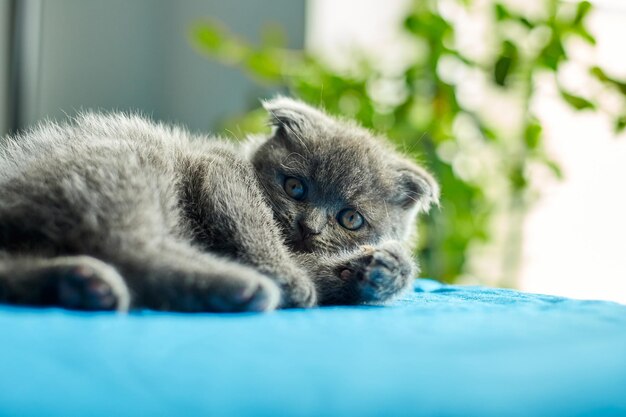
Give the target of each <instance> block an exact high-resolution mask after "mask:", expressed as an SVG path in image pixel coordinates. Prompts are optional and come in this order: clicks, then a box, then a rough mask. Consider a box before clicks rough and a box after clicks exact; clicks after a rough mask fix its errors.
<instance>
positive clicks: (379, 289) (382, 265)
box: [339, 242, 414, 302]
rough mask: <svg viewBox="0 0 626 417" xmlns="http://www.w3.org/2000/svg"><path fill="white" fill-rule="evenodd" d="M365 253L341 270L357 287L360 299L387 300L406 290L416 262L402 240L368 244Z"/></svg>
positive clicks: (353, 287)
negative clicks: (401, 242) (376, 244)
mask: <svg viewBox="0 0 626 417" xmlns="http://www.w3.org/2000/svg"><path fill="white" fill-rule="evenodd" d="M361 250H362V255H360V256H358V257H356V258H355V259H353V260H352V261H351V262H350V263H349V264H348V265H346V266H345V267H343V268H340V270H339V277H340V278H341V280H343V281H344V282H346V283H348V284H349V285H350V287H351V288H352V289H353V291H352V292H353V294H355V296H356V298H357V301H360V302H363V301H366V302H367V301H385V300H388V299H389V298H391V297H393V296H394V295H396V294H398V293H400V292H401V291H402V290H404V289H405V288H406V287H407V285H408V284H409V282H410V279H411V278H412V276H413V270H414V264H413V262H412V260H411V257H410V255H409V254H408V253H407V252H406V251H405V249H404V248H403V247H402V245H401V244H400V243H398V242H386V243H384V244H382V245H380V246H377V247H372V246H364V247H363V248H362V249H361Z"/></svg>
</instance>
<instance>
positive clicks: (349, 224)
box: [337, 208, 365, 230]
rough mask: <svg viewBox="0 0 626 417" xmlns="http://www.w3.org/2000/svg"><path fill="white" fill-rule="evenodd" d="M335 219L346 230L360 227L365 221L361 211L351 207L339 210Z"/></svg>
mask: <svg viewBox="0 0 626 417" xmlns="http://www.w3.org/2000/svg"><path fill="white" fill-rule="evenodd" d="M337 221H338V222H339V224H340V225H342V226H343V227H345V228H346V229H348V230H357V229H360V228H361V227H362V226H363V224H364V223H365V220H363V216H362V215H361V213H359V212H358V211H356V210H354V209H351V208H347V209H343V210H341V211H340V212H339V214H338V215H337Z"/></svg>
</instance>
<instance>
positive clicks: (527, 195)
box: [0, 0, 626, 303]
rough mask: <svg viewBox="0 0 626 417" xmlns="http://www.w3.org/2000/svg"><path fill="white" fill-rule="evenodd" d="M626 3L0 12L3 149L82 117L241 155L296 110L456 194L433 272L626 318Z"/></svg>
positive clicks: (31, 1)
mask: <svg viewBox="0 0 626 417" xmlns="http://www.w3.org/2000/svg"><path fill="white" fill-rule="evenodd" d="M625 39H626V3H624V2H623V1H620V0H613V1H611V0H595V1H591V2H588V1H574V0H562V1H556V0H525V1H522V0H502V1H495V0H441V1H427V0H422V1H412V0H386V1H385V2H381V1H376V0H342V1H331V0H309V1H305V0H265V1H263V2H261V1H252V0H248V1H244V0H229V1H228V2H223V1H218V0H180V1H176V2H173V1H168V0H133V1H126V0H107V1H106V2H104V1H97V0H0V133H1V134H2V135H4V134H6V133H11V132H15V131H18V130H20V129H24V128H27V127H28V126H30V125H32V124H33V123H36V122H37V121H39V120H41V119H43V118H52V119H57V120H63V119H67V118H68V117H71V116H72V115H73V114H75V113H76V112H78V111H80V110H84V109H101V110H131V111H140V112H142V113H144V114H147V115H149V116H151V117H153V118H154V119H158V120H164V121H168V122H174V123H180V124H184V125H186V126H188V127H189V128H190V129H191V130H192V131H213V132H216V133H220V134H223V135H225V136H227V137H230V138H232V139H233V140H238V139H240V138H242V137H243V136H244V135H245V133H248V132H256V131H263V130H265V129H266V127H265V125H264V122H263V117H264V116H263V112H261V111H259V109H258V107H259V99H260V98H266V97H269V96H272V95H274V94H276V93H283V94H290V95H294V96H297V97H300V98H301V99H303V100H305V101H308V102H310V103H312V104H314V105H320V106H323V107H325V108H326V109H327V110H328V111H329V112H331V113H334V114H341V115H344V116H346V117H350V118H355V119H357V120H358V121H359V122H360V123H362V124H363V125H365V126H367V127H369V128H371V129H373V130H375V131H378V132H382V133H384V134H386V135H387V136H388V137H389V138H390V140H392V141H393V142H394V143H396V144H397V146H398V147H399V148H400V149H403V150H404V151H405V152H407V153H408V154H410V155H412V156H413V157H415V158H416V159H417V160H418V161H420V162H421V163H423V164H424V165H425V166H426V167H427V168H428V169H429V170H431V171H432V172H433V173H434V174H435V176H436V177H437V178H438V180H439V181H440V183H441V185H442V190H443V193H442V205H441V209H436V210H434V211H433V212H432V213H431V215H430V216H424V218H423V219H422V222H421V225H420V227H421V229H420V245H419V253H418V256H419V258H420V260H421V264H422V269H423V272H422V276H427V277H432V278H435V279H438V280H441V281H445V282H456V283H463V284H486V285H494V286H505V287H514V288H520V289H523V290H526V291H532V292H540V293H549V294H558V295H565V296H569V297H575V298H595V299H608V300H615V301H619V302H622V303H626V263H623V262H625V260H626V196H625V195H624V194H625V191H626V190H625V187H624V183H625V182H626V134H625V133H624V130H625V127H626V46H624V40H625Z"/></svg>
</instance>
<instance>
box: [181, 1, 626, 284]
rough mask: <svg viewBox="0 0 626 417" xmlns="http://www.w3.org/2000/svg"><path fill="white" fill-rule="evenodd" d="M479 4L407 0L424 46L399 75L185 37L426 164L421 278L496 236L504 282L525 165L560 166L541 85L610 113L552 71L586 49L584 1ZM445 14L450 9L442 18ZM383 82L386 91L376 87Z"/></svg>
mask: <svg viewBox="0 0 626 417" xmlns="http://www.w3.org/2000/svg"><path fill="white" fill-rule="evenodd" d="M478 3H479V2H476V3H474V2H472V1H471V0H447V1H433V0H429V1H425V0H421V1H420V0H417V1H415V2H414V3H413V4H412V6H411V7H410V8H409V10H407V14H406V18H405V19H404V22H403V30H404V33H405V34H406V35H407V36H408V37H409V39H410V41H411V42H412V43H413V45H415V46H416V47H419V48H420V51H421V52H420V53H419V54H416V56H415V58H414V59H413V60H412V61H411V62H410V63H409V64H408V65H407V66H406V67H405V68H402V69H401V71H399V72H398V71H395V72H391V73H390V72H388V71H387V72H386V71H385V70H383V69H381V68H380V66H378V65H377V63H376V62H375V61H373V60H371V59H368V58H366V57H365V56H364V55H362V54H359V52H358V51H352V56H353V57H354V59H353V60H352V65H350V68H347V69H346V68H344V69H337V68H335V67H334V66H333V65H330V64H328V63H327V62H325V61H324V59H323V58H322V57H317V56H314V55H312V54H310V53H308V52H307V51H303V50H289V49H286V48H285V47H284V42H283V39H282V36H281V35H280V31H277V30H276V29H275V28H274V29H272V30H269V31H267V33H265V35H264V36H263V40H262V42H261V43H260V44H256V45H253V44H252V43H250V42H247V41H245V40H242V39H240V38H238V37H237V36H235V35H233V34H231V33H229V32H228V30H226V29H225V28H223V27H222V26H221V25H220V24H218V23H216V22H203V23H200V24H198V25H196V26H195V27H194V28H193V31H192V36H193V40H194V41H195V44H196V45H197V46H198V47H199V49H200V50H201V51H202V52H203V53H206V54H208V56H210V57H213V58H215V59H218V60H220V61H222V62H224V63H227V64H230V65H234V66H237V67H240V68H242V69H244V70H245V71H247V72H248V73H249V74H250V75H251V76H252V77H253V78H254V79H255V80H257V81H258V82H259V83H262V84H269V85H274V86H279V87H282V88H284V89H287V90H288V91H289V93H290V94H292V95H294V96H297V97H299V98H301V99H303V100H305V101H307V102H310V103H312V104H315V105H322V106H323V107H325V108H326V110H327V111H329V112H330V113H335V114H342V115H345V116H347V117H352V118H355V119H357V120H358V121H359V122H360V123H361V124H363V125H364V126H366V127H369V128H372V129H374V130H376V131H380V132H382V133H384V134H386V135H387V136H388V137H389V138H390V139H391V140H392V141H394V142H395V143H396V144H398V145H399V147H401V148H402V149H404V150H405V151H406V152H407V153H409V154H411V155H413V156H414V157H415V158H419V159H420V160H421V161H423V162H424V163H425V165H426V166H427V167H428V168H429V169H430V170H431V171H432V172H433V173H434V174H435V176H436V177H437V178H438V180H439V181H440V183H441V185H442V190H443V194H442V204H441V206H442V209H441V210H439V211H437V210H435V211H434V212H433V213H432V214H431V215H430V216H427V217H425V218H424V219H423V220H422V222H423V224H422V225H421V226H420V227H421V229H420V230H421V239H420V245H419V251H420V252H421V253H420V258H421V260H422V268H423V275H424V276H430V277H434V278H437V279H440V280H443V281H448V282H451V281H454V280H456V279H457V278H458V277H459V276H461V275H462V274H464V273H466V272H467V270H468V268H469V267H470V262H469V260H470V258H471V254H472V250H473V248H475V247H477V246H480V245H483V244H486V243H488V242H490V241H493V240H498V242H499V243H500V246H501V248H502V251H501V253H500V257H501V259H502V261H501V264H502V265H504V266H505V268H503V271H502V272H501V274H502V280H501V281H500V282H499V283H500V284H503V285H513V284H514V282H515V272H516V270H517V264H518V263H519V253H520V250H519V242H520V240H521V224H522V221H523V218H524V214H525V213H526V212H527V210H528V207H529V206H530V204H531V203H532V202H533V201H534V200H535V198H536V197H537V195H538V194H537V187H536V186H534V185H533V183H532V181H531V172H532V171H533V170H535V169H537V168H544V169H547V170H549V171H550V172H552V174H553V176H555V177H557V178H558V177H560V176H561V172H560V169H559V166H558V164H557V163H556V162H555V161H553V160H552V159H551V158H550V156H549V155H548V154H547V153H546V150H545V147H544V143H543V140H542V126H541V121H540V120H539V119H538V117H537V116H536V114H535V111H534V108H533V100H534V99H535V97H536V95H537V85H538V82H539V80H540V79H541V78H543V79H548V80H550V82H551V83H552V84H553V85H554V86H556V89H557V91H558V92H559V95H560V97H561V99H562V100H563V102H565V103H567V104H568V105H569V106H571V107H572V108H574V109H576V110H584V111H606V112H608V110H605V109H603V108H602V106H601V104H602V103H601V100H600V97H599V95H600V94H601V93H598V95H596V96H582V95H581V94H578V93H576V92H574V91H571V90H570V89H569V88H568V87H567V86H566V85H564V84H563V83H562V82H561V79H560V72H561V71H560V70H561V68H562V67H563V65H565V64H569V63H570V62H571V60H570V58H569V54H568V48H569V47H570V44H572V43H576V42H578V43H580V42H582V43H584V44H586V45H587V46H588V47H591V48H593V46H594V45H595V39H594V37H593V36H592V35H591V34H590V33H589V31H588V29H587V26H586V22H587V17H588V16H589V13H590V11H591V5H590V3H589V2H587V1H582V2H580V3H577V4H572V3H560V2H557V1H556V0H545V1H544V2H543V4H542V8H541V9H540V10H538V11H537V10H535V12H534V13H533V14H530V13H525V12H523V11H520V10H516V9H515V8H514V7H513V6H510V5H507V4H506V3H505V2H504V1H503V2H499V1H491V2H487V4H485V2H480V4H478ZM444 9H445V10H447V11H448V12H447V13H442V10H444ZM462 14H465V15H473V16H479V17H480V18H481V19H482V22H483V24H485V25H488V30H487V31H485V32H486V35H485V37H484V38H483V39H478V40H477V41H478V42H483V43H484V44H485V45H487V48H484V49H485V51H484V52H483V53H482V54H478V55H477V54H473V55H472V54H470V53H468V51H466V50H465V49H464V48H462V47H460V46H459V42H458V41H459V39H460V37H461V36H465V34H464V33H460V32H459V30H460V27H459V26H458V25H457V24H456V21H455V18H454V16H455V15H456V16H459V15H462ZM575 46H578V44H575ZM588 75H589V77H590V79H593V80H595V82H596V84H598V85H599V86H602V87H603V88H604V90H603V92H604V93H606V91H607V89H608V90H610V91H612V92H613V93H615V92H616V93H618V94H620V95H621V98H622V99H623V97H624V96H625V95H626V83H623V82H621V81H619V80H617V79H615V78H614V77H611V76H610V75H608V74H607V73H606V72H605V71H604V70H602V69H601V68H599V67H597V66H593V67H590V68H588ZM472 82H476V83H477V84H478V85H480V86H481V87H480V89H479V91H478V92H477V94H479V95H481V96H483V97H490V96H493V97H496V98H498V99H499V100H504V101H502V102H497V103H496V102H494V101H493V100H494V99H490V100H487V103H486V105H480V103H479V104H477V103H476V102H475V100H468V99H467V95H468V94H467V92H466V91H465V90H467V87H468V83H472ZM385 89H386V90H387V91H393V92H394V94H392V95H389V94H382V93H381V90H385ZM502 103H505V104H502ZM622 104H623V101H622ZM507 106H508V107H507ZM507 108H508V109H511V113H512V114H513V115H514V117H509V118H508V119H507V121H506V123H504V124H503V123H502V121H501V120H499V118H498V115H497V113H498V111H503V110H502V109H504V111H506V109H507ZM494 109H498V111H494ZM624 109H626V106H624V105H623V106H622V110H621V112H620V113H618V114H611V116H612V117H613V118H614V119H615V127H616V129H617V130H623V129H624V127H625V126H626V111H624ZM494 113H496V114H495V115H494ZM261 120H262V115H261V113H260V112H259V111H253V112H251V113H249V114H248V115H246V116H245V117H238V118H236V119H235V121H234V122H233V121H231V124H233V123H234V124H237V125H242V124H243V125H247V126H246V129H250V128H253V129H255V128H260V126H262V124H261V123H262V122H261ZM502 213H505V214H506V215H505V216H503V215H502ZM502 219H505V221H504V223H502Z"/></svg>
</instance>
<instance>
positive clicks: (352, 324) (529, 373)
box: [0, 280, 626, 417]
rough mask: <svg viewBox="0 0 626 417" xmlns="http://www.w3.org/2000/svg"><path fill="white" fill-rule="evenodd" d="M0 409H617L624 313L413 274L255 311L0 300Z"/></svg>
mask: <svg viewBox="0 0 626 417" xmlns="http://www.w3.org/2000/svg"><path fill="white" fill-rule="evenodd" d="M0 329H1V336H0V340H1V342H0V415H1V416H93V417H96V416H148V415H155V416H156V415H159V416H226V415H232V416H283V415H284V416H329V417H331V416H420V415H424V416H427V415H433V416H434V415H436V416H618V415H619V416H622V415H626V306H623V305H619V304H614V303H608V302H598V301H575V300H569V299H564V298H558V297H551V296H542V295H532V294H526V293H520V292H516V291H511V290H502V289H487V288H481V287H456V286H442V285H440V284H437V283H435V282H433V281H428V280H418V281H417V283H416V287H415V291H414V292H412V293H410V294H407V295H406V296H405V297H403V298H402V299H401V300H399V301H397V302H395V303H394V304H393V305H391V306H385V307H374V306H369V307H368V306H362V307H337V308H319V309H313V310H308V311H307V310H291V311H279V312H274V313H270V314H242V315H212V314H203V315H182V314H159V313H142V314H131V315H129V316H123V315H115V314H95V315H92V314H81V313H75V312H66V311H62V310H58V309H48V310H35V309H20V308H11V307H0Z"/></svg>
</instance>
